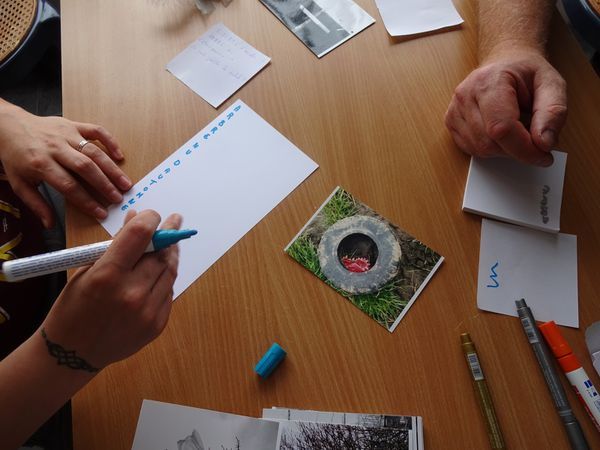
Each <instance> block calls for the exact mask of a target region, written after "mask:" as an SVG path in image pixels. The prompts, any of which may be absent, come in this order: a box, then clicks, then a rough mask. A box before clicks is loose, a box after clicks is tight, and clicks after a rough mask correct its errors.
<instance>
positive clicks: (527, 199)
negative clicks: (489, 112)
mask: <svg viewBox="0 0 600 450" xmlns="http://www.w3.org/2000/svg"><path fill="white" fill-rule="evenodd" d="M552 155H553V156H554V163H553V164H552V165H551V166H550V167H537V166H531V165H528V164H523V163H520V162H518V161H515V160H513V159H509V158H489V159H483V158H471V165H470V166H469V175H468V176H467V185H466V187H465V195H464V197H463V205H462V209H463V211H466V212H471V213H475V214H479V215H482V216H485V217H490V218H492V219H498V220H502V221H504V222H509V223H514V224H517V225H523V226H525V227H531V228H535V229H538V230H542V231H549V232H552V233H557V232H558V231H559V230H560V207H561V204H562V196H563V184H564V180H565V168H566V165H567V154H566V153H564V152H559V151H556V150H555V151H553V152H552Z"/></svg>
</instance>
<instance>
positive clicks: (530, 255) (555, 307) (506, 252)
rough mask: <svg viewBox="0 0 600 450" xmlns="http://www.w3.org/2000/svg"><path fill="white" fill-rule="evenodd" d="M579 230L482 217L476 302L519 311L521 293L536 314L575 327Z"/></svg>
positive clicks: (487, 307) (490, 307)
mask: <svg viewBox="0 0 600 450" xmlns="http://www.w3.org/2000/svg"><path fill="white" fill-rule="evenodd" d="M577 295H578V294H577V236H574V235H572V234H564V233H556V234H554V233H544V232H542V231H538V230H532V229H529V228H523V227H519V226H516V225H509V224H506V223H501V222H496V221H494V220H487V219H483V221H482V223H481V247H480V250H479V277H478V281H477V306H478V307H479V308H480V309H484V310H486V311H492V312H496V313H501V314H508V315H510V316H515V317H517V310H516V307H515V300H519V299H521V298H524V299H525V300H526V301H527V305H528V306H529V307H530V308H531V310H532V312H533V315H534V317H535V318H536V320H539V321H544V322H547V321H549V320H554V321H555V322H556V323H558V324H560V325H565V326H568V327H575V328H577V327H579V312H578V301H577V299H578V297H577Z"/></svg>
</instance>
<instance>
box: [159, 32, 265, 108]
mask: <svg viewBox="0 0 600 450" xmlns="http://www.w3.org/2000/svg"><path fill="white" fill-rule="evenodd" d="M270 60H271V59H270V58H269V57H268V56H265V55H263V54H262V53H261V52H259V51H258V50H256V49H255V48H253V47H252V46H251V45H249V44H248V43H246V42H245V41H244V40H243V39H241V38H239V37H238V36H236V35H235V34H233V33H232V32H231V31H230V30H229V29H228V28H227V27H226V26H225V25H223V24H222V23H219V24H217V25H215V26H213V27H212V28H211V29H209V30H208V31H207V32H206V33H204V34H203V35H202V36H200V38H198V39H197V40H196V41H195V42H193V43H192V44H191V45H190V46H189V47H188V48H186V49H185V50H184V51H183V52H181V53H180V54H179V55H177V56H176V57H175V58H174V59H173V60H172V61H171V62H170V63H169V64H167V70H168V71H169V72H171V73H172V74H173V75H175V76H176V77H177V78H179V79H180V80H181V81H182V82H183V83H184V84H185V85H186V86H188V87H189V88H190V89H191V90H193V91H194V92H195V93H196V94H198V95H199V96H200V97H202V98H203V99H204V100H206V101H207V102H208V103H210V104H211V105H212V106H214V107H215V108H218V107H219V105H220V104H221V103H223V102H224V101H225V100H227V99H228V98H229V97H231V96H232V95H233V94H234V93H235V92H236V91H237V90H238V89H239V88H241V87H242V86H243V85H244V84H245V83H247V82H248V80H250V78H252V77H253V76H254V75H256V74H257V73H258V72H259V71H260V70H261V69H262V68H263V67H264V66H266V65H267V63H268V62H269V61H270Z"/></svg>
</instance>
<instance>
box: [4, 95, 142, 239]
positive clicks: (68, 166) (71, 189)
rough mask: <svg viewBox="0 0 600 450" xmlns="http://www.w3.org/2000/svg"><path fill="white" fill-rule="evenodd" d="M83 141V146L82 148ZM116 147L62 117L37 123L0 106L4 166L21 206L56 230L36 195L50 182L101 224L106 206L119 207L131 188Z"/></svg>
mask: <svg viewBox="0 0 600 450" xmlns="http://www.w3.org/2000/svg"><path fill="white" fill-rule="evenodd" d="M84 141H96V142H98V143H99V145H101V146H99V145H96V144H95V143H94V142H88V143H87V144H85V145H80V144H82V143H83V142H84ZM122 159H123V153H122V152H121V150H120V149H119V145H118V143H117V141H116V140H115V139H114V138H113V137H112V136H111V134H110V133H109V132H108V131H106V130H105V129H104V128H102V127H101V126H98V125H92V124H86V123H79V122H72V121H70V120H67V119H64V118H62V117H38V116H35V115H33V114H30V113H28V112H26V111H24V110H23V109H21V108H18V107H16V106H14V105H11V104H10V103H7V102H5V101H3V100H0V161H1V162H2V165H3V166H4V171H5V172H6V175H7V176H8V181H9V183H10V185H11V187H12V189H13V190H14V192H15V194H17V195H18V196H19V197H20V198H21V200H23V202H24V203H25V204H26V205H27V206H28V207H29V208H30V209H31V210H32V211H33V212H34V213H35V214H36V215H37V216H38V217H39V218H40V219H41V221H42V223H43V224H44V226H45V227H46V228H49V227H51V226H52V224H53V215H52V210H51V209H50V207H49V206H48V204H47V203H46V201H45V200H44V198H43V196H42V195H41V194H40V193H39V191H38V185H39V184H40V183H41V182H43V181H44V182H46V183H48V184H49V185H50V186H52V187H53V188H55V189H56V190H57V191H58V192H60V193H62V194H63V195H64V196H65V198H66V199H67V200H68V201H70V202H71V203H73V204H74V205H75V206H76V207H77V208H79V209H81V210H82V211H83V212H84V213H86V214H89V215H90V216H93V217H95V218H96V219H99V220H102V219H104V218H105V217H106V215H107V212H106V208H105V207H104V205H105V204H110V203H119V202H120V201H121V200H122V199H123V196H122V192H123V191H126V190H128V189H130V188H131V186H132V183H131V181H130V180H129V178H128V177H127V176H126V175H125V173H124V172H123V171H122V170H121V169H120V168H119V167H118V166H117V164H116V163H115V161H120V160H122Z"/></svg>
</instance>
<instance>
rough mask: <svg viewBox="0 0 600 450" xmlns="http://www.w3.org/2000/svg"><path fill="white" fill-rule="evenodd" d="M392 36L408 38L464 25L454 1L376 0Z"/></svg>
mask: <svg viewBox="0 0 600 450" xmlns="http://www.w3.org/2000/svg"><path fill="white" fill-rule="evenodd" d="M375 3H376V4H377V8H379V13H380V14H381V18H382V19H383V23H384V24H385V28H386V29H387V30H388V33H389V34H390V35H392V36H407V35H411V34H418V33H425V32H427V31H434V30H439V29H442V28H447V27H452V26H455V25H459V24H461V23H463V20H462V17H460V15H459V14H458V12H457V11H456V8H454V4H453V3H452V0H375Z"/></svg>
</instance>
